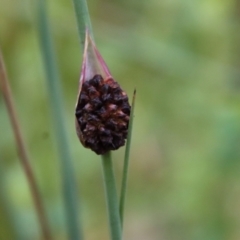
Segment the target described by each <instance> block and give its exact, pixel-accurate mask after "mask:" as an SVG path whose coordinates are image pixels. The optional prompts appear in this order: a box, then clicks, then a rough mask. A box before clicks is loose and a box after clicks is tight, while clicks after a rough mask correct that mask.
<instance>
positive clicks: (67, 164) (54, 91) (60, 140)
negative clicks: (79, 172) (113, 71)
mask: <svg viewBox="0 0 240 240" xmlns="http://www.w3.org/2000/svg"><path fill="white" fill-rule="evenodd" d="M37 3H38V5H37V22H38V31H39V38H40V46H41V51H42V56H43V62H44V67H45V71H46V76H47V88H48V93H49V99H50V107H51V111H52V116H53V122H54V127H55V133H56V138H57V144H58V151H59V155H60V163H61V180H62V190H63V197H64V204H65V211H66V216H67V224H68V234H69V238H70V239H72V240H78V239H82V237H81V236H82V234H81V228H80V224H79V219H78V199H77V189H76V186H75V179H74V171H73V167H72V164H71V163H72V157H71V154H70V146H69V141H68V138H67V134H66V127H65V120H64V113H63V106H64V104H63V101H62V99H63V97H62V92H61V86H60V76H59V72H58V68H57V64H56V59H55V53H54V48H53V42H52V38H51V35H50V27H49V21H48V16H47V13H46V6H45V1H44V0H37Z"/></svg>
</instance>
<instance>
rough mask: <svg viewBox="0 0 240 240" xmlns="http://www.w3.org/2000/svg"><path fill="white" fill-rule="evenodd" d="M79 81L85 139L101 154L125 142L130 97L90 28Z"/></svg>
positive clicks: (80, 129) (79, 120) (77, 113)
mask: <svg viewBox="0 0 240 240" xmlns="http://www.w3.org/2000/svg"><path fill="white" fill-rule="evenodd" d="M79 85H80V86H79V93H78V99H77V104H76V109H75V116H76V130H77V135H78V137H79V139H80V141H81V143H82V144H83V145H84V146H85V147H87V148H90V149H91V150H92V151H94V152H95V153H97V154H104V153H106V152H108V151H110V150H116V149H118V148H119V147H121V146H123V145H124V144H125V139H126V138H127V132H128V122H129V116H130V109H131V107H130V105H129V102H128V97H127V94H126V93H125V92H124V91H123V90H122V89H121V87H120V85H119V84H118V83H117V82H116V81H114V79H113V78H112V76H111V74H110V72H109V69H108V67H107V65H106V63H105V62H104V60H103V58H102V57H101V55H100V53H99V52H98V50H97V49H96V47H95V45H94V43H93V41H92V39H91V37H90V36H89V34H88V31H87V32H86V39H85V48H84V55H83V65H82V72H81V77H80V84H79Z"/></svg>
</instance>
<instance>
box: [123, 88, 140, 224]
mask: <svg viewBox="0 0 240 240" xmlns="http://www.w3.org/2000/svg"><path fill="white" fill-rule="evenodd" d="M135 98H136V89H135V90H134V93H133V99H132V107H131V115H130V120H129V128H128V137H127V144H126V149H125V155H124V164H123V177H122V185H121V195H120V204H119V214H120V219H121V226H122V228H123V215H124V204H125V196H126V189H127V176H128V166H129V154H130V148H131V139H132V129H133V117H134V107H135Z"/></svg>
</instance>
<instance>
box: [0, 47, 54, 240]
mask: <svg viewBox="0 0 240 240" xmlns="http://www.w3.org/2000/svg"><path fill="white" fill-rule="evenodd" d="M0 87H1V90H2V93H3V97H4V100H5V103H6V106H7V110H8V114H9V117H10V121H11V125H12V128H13V132H14V137H15V140H16V144H17V148H18V154H19V158H20V162H21V164H22V167H23V170H24V172H25V175H26V178H27V181H28V184H29V187H30V191H31V194H32V198H33V202H34V205H35V209H36V213H37V216H38V220H39V224H40V227H41V230H42V235H43V237H44V239H46V240H50V239H52V237H51V233H50V229H49V224H48V221H47V216H46V213H45V210H44V207H43V202H42V200H41V195H40V192H39V189H38V186H37V181H36V179H35V175H34V172H33V169H32V167H31V164H30V158H29V155H28V152H27V148H26V146H25V142H24V140H23V135H22V132H21V128H20V124H19V122H18V117H17V113H16V110H15V107H14V102H13V97H12V92H11V88H10V85H9V81H8V77H7V73H6V69H5V65H4V61H3V57H2V53H1V50H0Z"/></svg>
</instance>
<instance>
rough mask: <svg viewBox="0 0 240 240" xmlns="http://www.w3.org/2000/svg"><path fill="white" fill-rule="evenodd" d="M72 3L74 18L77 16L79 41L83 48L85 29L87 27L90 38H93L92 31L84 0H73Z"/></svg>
mask: <svg viewBox="0 0 240 240" xmlns="http://www.w3.org/2000/svg"><path fill="white" fill-rule="evenodd" d="M73 5H74V9H75V14H76V18H77V26H78V32H79V37H80V42H81V46H82V49H83V48H84V42H85V34H86V29H88V31H89V33H90V35H91V37H92V39H94V38H93V32H92V24H91V19H90V16H89V12H88V6H87V2H86V0H73Z"/></svg>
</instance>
